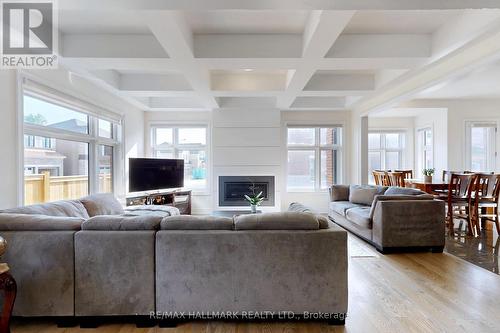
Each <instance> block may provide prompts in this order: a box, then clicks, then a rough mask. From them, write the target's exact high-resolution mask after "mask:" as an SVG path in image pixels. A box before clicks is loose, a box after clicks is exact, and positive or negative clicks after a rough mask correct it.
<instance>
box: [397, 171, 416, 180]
mask: <svg viewBox="0 0 500 333" xmlns="http://www.w3.org/2000/svg"><path fill="white" fill-rule="evenodd" d="M394 171H395V172H402V173H404V179H412V178H413V170H394Z"/></svg>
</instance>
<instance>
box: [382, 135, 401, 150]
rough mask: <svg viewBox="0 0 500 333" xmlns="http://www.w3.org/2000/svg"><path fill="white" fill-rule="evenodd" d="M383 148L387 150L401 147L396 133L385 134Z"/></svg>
mask: <svg viewBox="0 0 500 333" xmlns="http://www.w3.org/2000/svg"><path fill="white" fill-rule="evenodd" d="M385 147H386V148H387V149H398V148H400V147H401V142H400V135H399V134H398V133H387V134H386V135H385Z"/></svg>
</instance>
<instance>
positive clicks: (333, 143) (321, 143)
mask: <svg viewBox="0 0 500 333" xmlns="http://www.w3.org/2000/svg"><path fill="white" fill-rule="evenodd" d="M287 147H288V163H287V188H288V190H291V191H320V190H325V189H327V188H328V187H329V186H331V185H332V184H337V183H339V182H340V181H341V165H342V163H341V159H342V128H341V127H288V128H287Z"/></svg>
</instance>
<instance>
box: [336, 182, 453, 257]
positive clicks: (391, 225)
mask: <svg viewBox="0 0 500 333" xmlns="http://www.w3.org/2000/svg"><path fill="white" fill-rule="evenodd" d="M330 199H331V202H330V207H329V217H330V219H332V220H333V221H334V222H335V223H337V224H338V225H340V226H342V227H343V228H345V229H347V230H349V231H351V232H352V233H354V234H356V235H357V236H359V237H361V238H363V239H364V240H366V241H368V242H369V243H371V244H373V245H374V246H375V247H376V248H377V250H379V251H380V252H382V253H390V252H402V251H415V250H418V251H421V250H431V251H432V252H443V247H444V245H445V204H444V202H443V201H442V200H436V199H435V198H434V197H433V196H432V195H429V194H426V193H425V192H422V191H420V190H417V189H410V188H401V187H385V186H369V185H334V186H332V187H331V188H330Z"/></svg>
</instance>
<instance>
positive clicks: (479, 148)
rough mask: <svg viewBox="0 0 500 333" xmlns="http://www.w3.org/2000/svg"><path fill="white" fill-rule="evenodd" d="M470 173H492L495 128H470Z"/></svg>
mask: <svg viewBox="0 0 500 333" xmlns="http://www.w3.org/2000/svg"><path fill="white" fill-rule="evenodd" d="M470 149H471V169H472V170H471V171H481V172H489V171H494V165H495V128H494V127H472V128H471V147H470Z"/></svg>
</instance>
